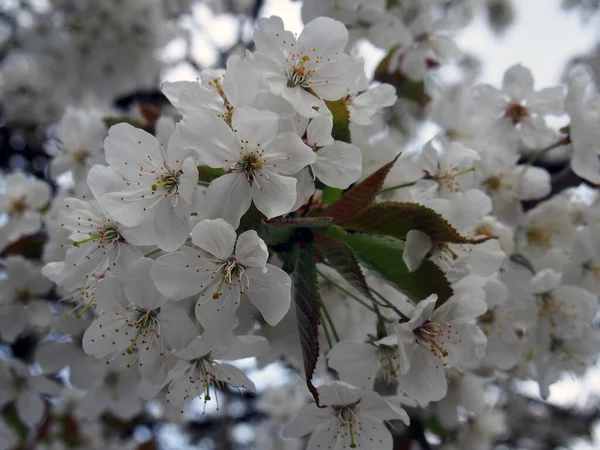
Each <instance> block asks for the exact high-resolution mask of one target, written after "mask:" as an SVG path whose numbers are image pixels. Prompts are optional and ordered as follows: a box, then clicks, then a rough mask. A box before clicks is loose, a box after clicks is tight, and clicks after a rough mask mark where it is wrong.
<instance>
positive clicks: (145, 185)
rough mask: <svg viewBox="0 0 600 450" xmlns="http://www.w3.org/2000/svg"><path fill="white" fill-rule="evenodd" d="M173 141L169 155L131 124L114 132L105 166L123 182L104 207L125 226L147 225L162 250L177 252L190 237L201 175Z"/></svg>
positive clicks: (173, 139)
mask: <svg viewBox="0 0 600 450" xmlns="http://www.w3.org/2000/svg"><path fill="white" fill-rule="evenodd" d="M180 144H181V143H180V142H179V141H178V139H177V135H174V136H173V137H171V139H170V140H169V145H168V148H167V150H166V151H165V150H164V148H163V144H162V143H160V142H159V141H157V140H156V139H155V138H154V136H152V135H151V134H149V133H147V132H145V131H143V130H140V129H139V128H135V127H133V126H131V125H129V124H126V123H120V124H118V125H115V126H113V127H111V129H110V130H109V131H108V137H107V138H106V140H105V142H104V150H105V151H106V161H107V162H108V164H109V166H110V167H111V168H112V169H114V170H115V171H117V172H118V173H119V175H121V176H122V177H123V180H124V184H123V186H122V187H121V189H119V190H117V191H113V192H109V193H106V194H104V195H103V196H102V198H101V199H100V205H101V206H102V207H103V208H104V209H105V210H106V211H107V212H108V213H109V214H110V216H111V217H114V219H115V220H117V221H118V222H120V223H122V224H123V225H125V226H140V225H143V228H144V229H145V232H146V233H147V235H148V236H151V237H152V238H153V240H154V242H155V243H156V245H158V246H159V247H160V248H161V249H163V250H167V251H173V250H177V249H178V248H179V247H181V246H182V245H183V244H184V242H185V240H186V239H187V236H188V223H187V219H188V216H189V214H190V213H191V211H192V205H193V195H194V192H195V190H196V183H197V182H198V170H197V168H196V164H195V162H194V159H193V158H192V157H191V156H192V152H190V151H188V150H184V149H183V148H182V147H181V145H180Z"/></svg>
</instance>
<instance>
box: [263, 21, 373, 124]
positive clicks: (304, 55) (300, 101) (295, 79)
mask: <svg viewBox="0 0 600 450" xmlns="http://www.w3.org/2000/svg"><path fill="white" fill-rule="evenodd" d="M347 42H348V30H347V29H346V27H345V26H344V25H343V24H342V23H341V22H338V21H336V20H333V19H330V18H328V17H319V18H317V19H314V20H312V21H311V22H309V23H307V24H306V26H305V27H304V30H303V31H302V33H301V34H300V36H298V39H296V38H295V37H294V35H293V34H292V33H291V32H289V31H286V30H285V29H284V27H283V21H282V20H281V18H279V17H276V16H271V17H269V18H264V19H260V20H259V22H258V28H257V29H256V30H254V43H255V45H256V51H255V52H254V53H253V54H252V62H253V65H254V68H255V70H256V71H257V72H258V73H259V74H260V75H261V76H262V77H263V79H264V82H265V84H266V85H267V86H268V87H269V89H271V92H273V93H274V94H277V95H281V96H282V97H283V98H284V99H286V100H287V101H288V102H290V104H291V105H292V106H293V107H294V108H295V109H296V111H297V112H298V113H300V114H301V115H303V116H305V117H317V116H318V115H319V114H320V113H319V111H317V109H319V108H320V101H319V98H321V99H323V100H338V99H340V98H342V97H343V96H344V94H345V93H346V90H347V89H348V87H349V86H350V84H351V83H352V82H353V81H354V80H355V79H356V78H357V77H358V76H359V74H360V72H361V70H362V66H363V62H362V60H360V59H357V58H353V57H351V56H349V55H347V54H345V53H343V52H344V49H345V47H346V43H347ZM309 91H310V92H309ZM313 93H314V94H313ZM317 96H318V97H317Z"/></svg>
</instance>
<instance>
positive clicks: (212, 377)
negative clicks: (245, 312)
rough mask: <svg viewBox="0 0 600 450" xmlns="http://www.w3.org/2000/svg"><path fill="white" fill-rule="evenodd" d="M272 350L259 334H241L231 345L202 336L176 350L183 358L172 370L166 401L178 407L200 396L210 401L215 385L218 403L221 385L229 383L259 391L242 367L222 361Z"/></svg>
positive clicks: (168, 380)
mask: <svg viewBox="0 0 600 450" xmlns="http://www.w3.org/2000/svg"><path fill="white" fill-rule="evenodd" d="M268 351H269V343H268V342H267V340H266V339H265V338H262V337H259V336H238V337H236V338H235V339H234V340H233V341H232V342H231V344H230V345H228V346H222V345H220V342H218V341H213V340H211V339H210V338H208V337H205V336H199V337H197V338H195V339H194V340H193V341H192V342H190V343H189V345H188V346H187V347H186V348H184V349H182V350H180V351H178V352H175V353H174V354H175V356H177V358H178V359H179V361H178V362H177V364H176V365H175V367H174V368H173V369H171V370H170V371H169V375H168V379H167V383H168V390H167V396H166V400H167V402H168V403H170V404H171V405H172V406H176V407H183V405H184V404H185V403H186V402H187V401H188V400H191V399H193V398H195V397H199V396H202V397H203V400H204V402H207V401H209V400H211V394H210V391H211V387H212V390H213V392H214V396H215V399H216V400H217V405H218V397H217V387H218V386H219V385H224V384H225V383H229V384H230V385H231V386H234V387H237V388H240V387H243V388H244V389H247V390H249V391H250V392H256V387H255V386H254V383H253V382H252V380H250V379H249V378H248V377H247V376H246V374H245V373H244V372H243V371H242V370H240V369H238V368H237V367H235V366H232V365H231V364H226V363H222V362H220V361H222V360H225V361H231V360H236V359H241V358H249V357H251V356H258V355H260V354H263V353H266V352H268ZM182 412H183V411H182Z"/></svg>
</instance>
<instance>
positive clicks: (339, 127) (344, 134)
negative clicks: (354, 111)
mask: <svg viewBox="0 0 600 450" xmlns="http://www.w3.org/2000/svg"><path fill="white" fill-rule="evenodd" d="M325 104H326V105H327V108H328V109H329V111H331V114H332V115H333V129H332V130H331V136H332V137H333V139H335V140H336V141H344V142H347V143H348V144H350V111H349V110H348V105H346V102H345V101H344V99H340V100H335V101H331V102H328V101H326V102H325Z"/></svg>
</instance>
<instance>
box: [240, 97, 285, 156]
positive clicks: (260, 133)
mask: <svg viewBox="0 0 600 450" xmlns="http://www.w3.org/2000/svg"><path fill="white" fill-rule="evenodd" d="M278 121H279V117H278V116H277V114H275V113H274V112H271V111H259V110H258V109H255V108H252V107H250V106H242V107H241V108H237V109H236V110H235V111H234V112H233V116H232V118H231V126H232V128H233V130H234V131H235V134H236V135H237V137H238V138H239V139H240V140H242V141H244V142H245V143H246V146H247V147H248V148H251V149H257V148H258V146H259V145H261V146H263V148H264V146H265V145H266V144H268V143H269V142H271V141H272V140H273V138H274V137H275V136H277V122H278Z"/></svg>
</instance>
